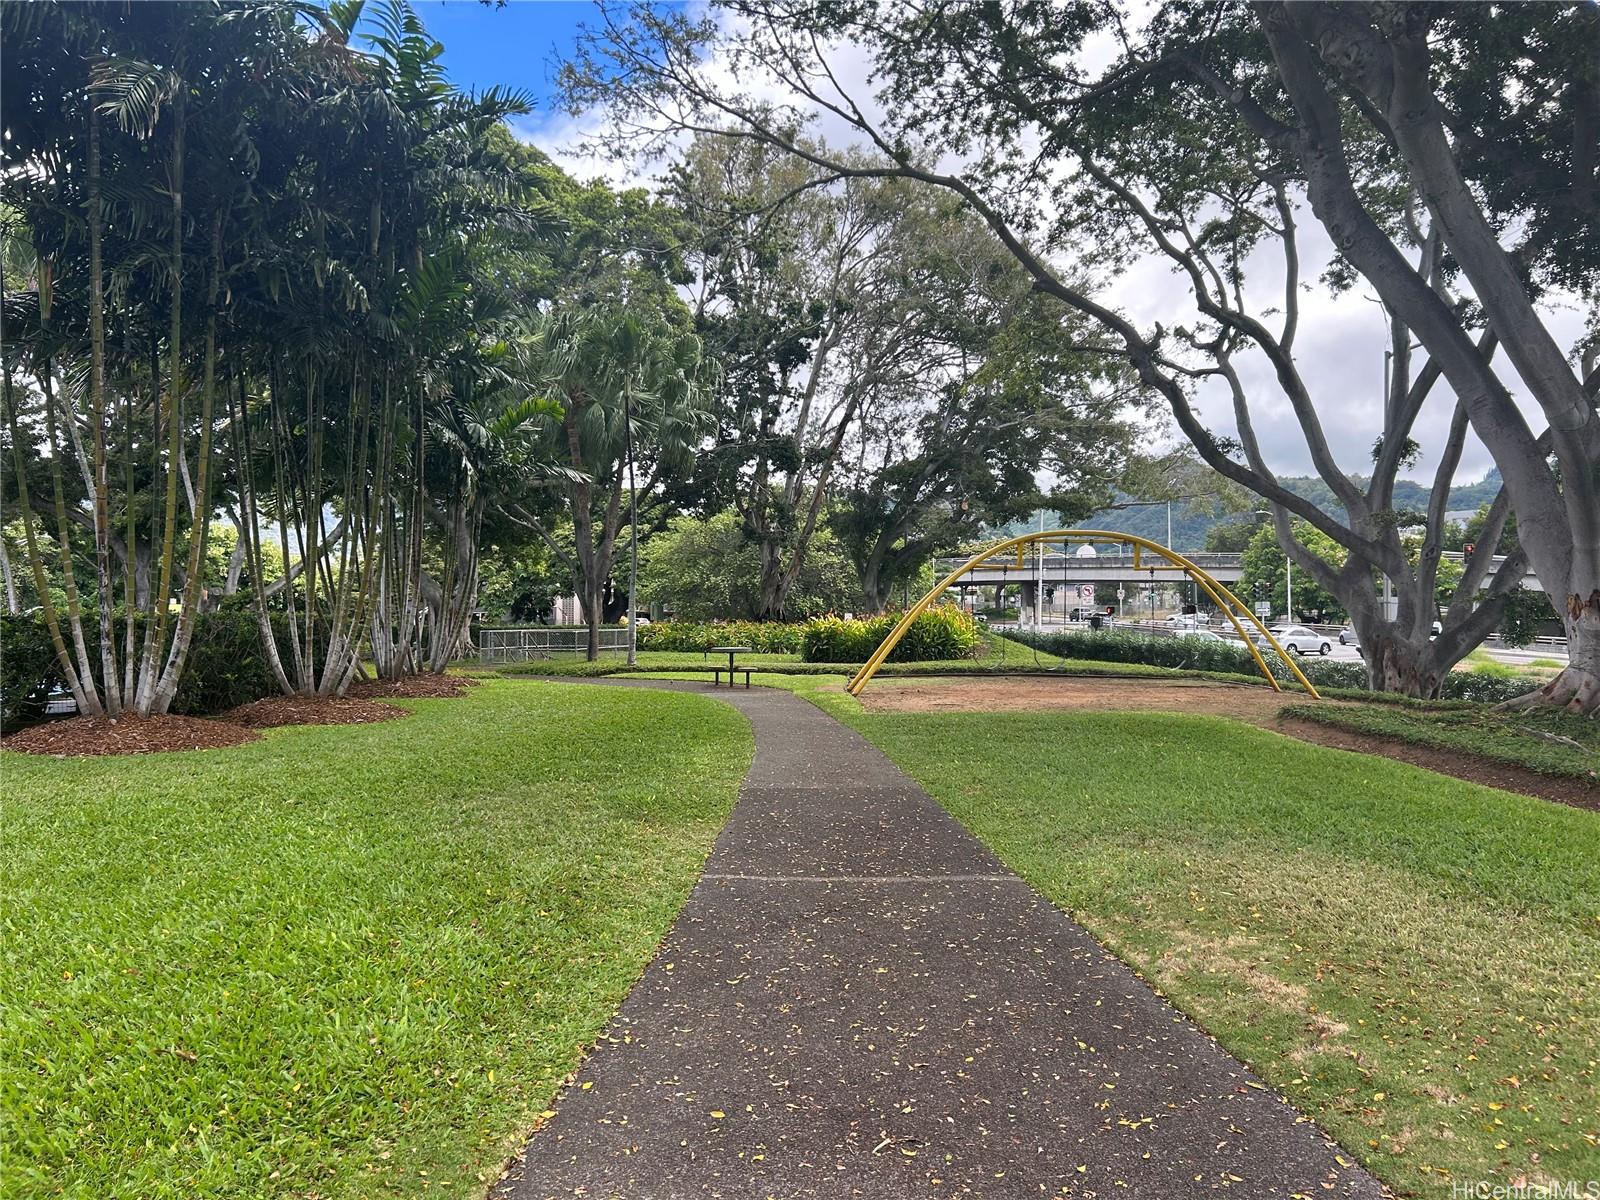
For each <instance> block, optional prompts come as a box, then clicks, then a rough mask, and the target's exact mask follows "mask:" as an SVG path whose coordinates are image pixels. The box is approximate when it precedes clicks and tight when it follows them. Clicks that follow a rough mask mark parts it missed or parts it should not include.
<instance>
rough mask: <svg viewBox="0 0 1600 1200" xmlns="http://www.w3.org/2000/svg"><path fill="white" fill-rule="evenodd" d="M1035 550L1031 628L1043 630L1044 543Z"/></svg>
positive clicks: (1041, 516)
mask: <svg viewBox="0 0 1600 1200" xmlns="http://www.w3.org/2000/svg"><path fill="white" fill-rule="evenodd" d="M1039 532H1040V533H1043V532H1044V509H1042V508H1041V509H1040V510H1039ZM1035 549H1036V550H1037V552H1038V556H1037V558H1036V559H1035V562H1036V563H1037V564H1038V569H1037V571H1036V573H1035V577H1034V581H1033V627H1034V629H1035V630H1039V629H1042V628H1044V543H1043V542H1042V541H1041V542H1039V543H1038V544H1037V545H1036V547H1035Z"/></svg>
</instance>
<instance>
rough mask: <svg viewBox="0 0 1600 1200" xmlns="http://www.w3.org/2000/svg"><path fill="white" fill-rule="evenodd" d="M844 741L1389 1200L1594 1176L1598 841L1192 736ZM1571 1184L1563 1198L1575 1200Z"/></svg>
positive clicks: (1465, 797) (1343, 765) (1461, 797)
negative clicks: (1161, 1002) (891, 772)
mask: <svg viewBox="0 0 1600 1200" xmlns="http://www.w3.org/2000/svg"><path fill="white" fill-rule="evenodd" d="M766 682H768V683H770V684H772V685H773V686H783V687H788V688H789V689H790V690H793V691H796V692H798V693H799V694H801V695H803V696H805V697H806V698H808V699H810V700H811V701H812V702H813V703H815V704H817V705H818V706H819V707H821V708H822V709H823V710H824V711H826V712H829V713H831V714H832V715H834V716H835V717H837V718H838V719H840V720H841V721H843V722H844V723H845V724H847V725H850V726H852V727H853V728H855V729H857V730H858V731H859V732H860V733H862V734H863V735H864V736H865V737H867V738H868V739H869V740H871V741H872V742H873V743H874V744H875V745H877V746H878V747H879V748H880V749H882V750H884V751H885V752H886V753H887V754H888V755H889V757H890V758H891V759H893V760H894V761H895V762H896V763H897V764H898V765H899V766H900V767H901V768H902V769H903V770H905V771H906V772H907V773H908V774H910V775H912V776H913V777H914V778H916V779H917V780H918V782H920V783H921V784H922V785H923V786H924V787H925V788H927V789H928V791H929V792H930V793H932V794H933V795H934V797H935V798H936V799H938V800H939V801H940V802H941V803H942V804H944V805H945V807H946V808H947V809H948V810H949V811H950V812H951V813H952V815H954V816H955V817H956V818H957V819H958V820H960V821H961V822H962V823H963V824H964V825H965V826H966V827H967V828H968V829H970V830H971V831H972V832H973V833H974V834H976V835H977V836H978V837H979V838H981V839H982V840H983V841H985V842H986V843H987V844H988V845H989V846H990V847H991V848H993V849H994V850H995V852H996V853H997V854H999V856H1000V857H1001V858H1002V859H1003V860H1004V861H1005V862H1006V863H1007V865H1008V866H1010V867H1011V868H1012V869H1013V870H1016V871H1017V872H1018V873H1019V874H1021V875H1022V876H1023V878H1024V879H1026V880H1027V881H1028V882H1029V883H1030V884H1031V885H1032V886H1034V887H1035V888H1037V889H1038V890H1039V891H1040V892H1041V893H1042V894H1043V895H1045V896H1046V897H1047V898H1049V899H1050V900H1051V901H1052V902H1053V903H1055V904H1057V905H1058V906H1059V907H1061V908H1062V909H1064V910H1065V911H1067V912H1068V913H1070V914H1071V915H1072V916H1073V917H1074V919H1076V920H1078V921H1079V922H1080V923H1081V924H1083V925H1084V926H1085V927H1086V928H1087V929H1088V930H1089V931H1090V932H1091V933H1092V934H1094V936H1095V937H1096V938H1098V939H1099V940H1100V941H1101V942H1102V944H1104V945H1106V946H1107V947H1108V948H1109V949H1110V950H1111V951H1112V952H1113V953H1115V954H1116V955H1117V956H1118V957H1119V958H1121V959H1123V960H1124V961H1125V962H1127V963H1129V964H1130V965H1131V966H1132V967H1133V968H1134V969H1135V970H1136V971H1138V972H1139V973H1140V974H1142V975H1143V976H1144V977H1145V978H1146V979H1147V980H1149V981H1151V983H1152V984H1153V986H1155V987H1157V989H1158V990H1160V991H1161V992H1162V993H1163V994H1164V995H1166V996H1167V997H1168V998H1169V999H1171V1000H1172V1001H1173V1002H1174V1003H1175V1004H1177V1005H1178V1006H1179V1007H1180V1008H1182V1009H1183V1010H1184V1011H1185V1012H1186V1013H1188V1014H1189V1015H1190V1016H1191V1017H1193V1018H1194V1019H1195V1020H1196V1021H1198V1022H1199V1023H1200V1024H1201V1026H1202V1027H1204V1028H1205V1029H1207V1030H1208V1031H1209V1032H1210V1033H1211V1034H1212V1035H1213V1036H1215V1037H1216V1038H1217V1039H1218V1041H1219V1042H1221V1043H1222V1045H1223V1046H1224V1047H1226V1048H1227V1049H1228V1050H1229V1051H1230V1052H1232V1053H1233V1054H1235V1055H1236V1056H1237V1057H1239V1058H1240V1059H1242V1060H1243V1061H1245V1062H1246V1063H1247V1064H1249V1065H1250V1066H1251V1067H1252V1069H1254V1070H1256V1071H1257V1072H1258V1073H1259V1074H1261V1075H1262V1077H1263V1078H1265V1079H1267V1080H1268V1081H1269V1082H1270V1083H1271V1084H1272V1085H1273V1086H1274V1087H1276V1088H1277V1089H1278V1090H1279V1091H1280V1092H1281V1093H1282V1094H1283V1095H1285V1096H1287V1097H1288V1098H1289V1099H1290V1100H1291V1101H1292V1102H1293V1103H1294V1104H1296V1105H1297V1106H1298V1107H1299V1108H1300V1109H1301V1110H1302V1111H1303V1112H1305V1113H1306V1114H1307V1115H1309V1116H1311V1117H1312V1118H1313V1119H1315V1120H1316V1121H1317V1122H1318V1123H1319V1124H1321V1125H1322V1126H1323V1128H1325V1129H1327V1130H1328V1132H1329V1133H1331V1134H1332V1135H1334V1136H1335V1137H1337V1138H1338V1139H1339V1140H1340V1141H1341V1142H1342V1143H1343V1144H1344V1145H1345V1146H1347V1147H1349V1148H1350V1149H1351V1150H1352V1151H1353V1152H1354V1153H1356V1154H1358V1155H1359V1156H1360V1158H1361V1159H1362V1160H1363V1162H1364V1164H1365V1165H1366V1166H1367V1167H1368V1168H1369V1169H1371V1170H1372V1171H1373V1172H1374V1173H1375V1174H1377V1175H1378V1176H1379V1177H1380V1178H1382V1179H1384V1180H1385V1181H1386V1182H1387V1183H1388V1184H1389V1185H1390V1186H1391V1187H1393V1188H1395V1189H1396V1190H1397V1191H1398V1192H1399V1193H1400V1194H1403V1195H1408V1196H1421V1197H1435V1196H1437V1197H1443V1196H1449V1195H1450V1185H1451V1184H1452V1183H1458V1182H1474V1181H1477V1180H1480V1179H1487V1180H1491V1181H1493V1182H1496V1183H1500V1184H1507V1183H1510V1182H1514V1181H1515V1180H1517V1179H1524V1180H1527V1181H1530V1182H1550V1181H1565V1180H1568V1179H1578V1180H1581V1181H1583V1182H1584V1183H1586V1182H1587V1181H1588V1180H1590V1179H1592V1178H1600V1061H1597V1060H1600V821H1597V820H1596V818H1595V815H1594V814H1593V813H1590V812H1585V811H1582V810H1578V809H1573V808H1568V807H1565V806H1562V805H1557V804H1552V803H1549V802H1547V801H1542V800H1538V799H1534V798H1531V797H1525V796H1520V795H1514V794H1512V793H1508V792H1501V791H1497V790H1495V789H1491V788H1485V787H1480V786H1477V785H1474V784H1468V783H1464V782H1461V781H1458V780H1453V779H1449V778H1446V777H1442V776H1438V775H1435V774H1433V773H1432V772H1428V771H1424V770H1421V769H1419V768H1415V767H1411V766H1409V765H1407V764H1404V763H1397V762H1394V761H1392V760H1388V759H1383V758H1377V757H1374V756H1370V755H1350V754H1348V753H1345V752H1342V751H1337V750H1330V749H1326V748H1323V747H1318V746H1313V745H1309V744H1306V743H1304V742H1300V741H1297V740H1295V739H1292V738H1289V737H1285V736H1283V735H1279V734H1275V733H1272V732H1270V731H1266V730H1261V729H1257V728H1254V727H1251V726H1248V725H1245V724H1243V723H1240V722H1234V721H1228V720H1225V719H1221V718H1215V717H1203V716H1187V715H1178V714H1149V713H1015V712H1008V713H996V714H983V713H970V714H969V713H939V714H898V713H874V712H868V711H867V710H866V709H864V708H863V707H862V705H861V704H860V703H859V702H858V701H856V700H855V699H854V698H852V697H850V696H848V695H846V694H845V693H844V692H843V690H842V684H841V682H840V681H838V680H828V679H823V678H816V677H790V678H788V679H783V678H780V677H777V676H774V677H773V678H771V679H770V680H768V681H766ZM1580 1186H1581V1185H1580Z"/></svg>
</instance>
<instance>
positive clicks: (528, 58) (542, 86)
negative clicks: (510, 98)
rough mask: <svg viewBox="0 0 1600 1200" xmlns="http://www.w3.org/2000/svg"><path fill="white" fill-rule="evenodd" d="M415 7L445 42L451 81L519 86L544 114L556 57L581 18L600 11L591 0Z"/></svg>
mask: <svg viewBox="0 0 1600 1200" xmlns="http://www.w3.org/2000/svg"><path fill="white" fill-rule="evenodd" d="M412 7H413V8H415V9H416V12H417V15H418V16H419V17H421V18H422V21H423V24H424V25H426V26H427V27H428V32H429V33H430V34H432V35H433V36H434V37H435V38H437V39H438V40H439V41H441V42H443V43H444V65H445V69H446V70H447V71H448V72H449V74H450V79H451V82H453V83H454V84H455V85H456V86H457V87H459V88H461V89H463V90H469V89H470V90H473V91H482V90H483V89H484V88H487V87H491V86H493V85H495V84H500V85H502V86H506V87H514V88H521V89H522V90H523V91H526V92H528V93H529V94H530V95H531V96H533V97H534V99H535V101H536V102H537V103H538V105H539V107H540V109H541V110H543V113H542V114H541V115H544V114H548V112H549V107H550V104H551V101H552V96H553V92H554V75H555V61H556V59H557V57H558V56H559V55H561V54H563V53H565V52H566V51H567V50H569V49H570V48H571V47H572V44H573V41H574V39H575V38H576V37H577V32H578V25H579V23H580V22H583V21H588V22H589V23H590V24H593V23H594V17H595V15H596V14H595V8H594V5H593V4H592V3H590V0H511V2H510V3H509V4H507V5H506V6H505V7H504V8H495V7H493V6H491V5H487V4H480V3H479V2H478V0H412ZM534 120H535V121H536V122H537V121H538V120H539V117H538V116H536V117H535V118H534Z"/></svg>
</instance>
